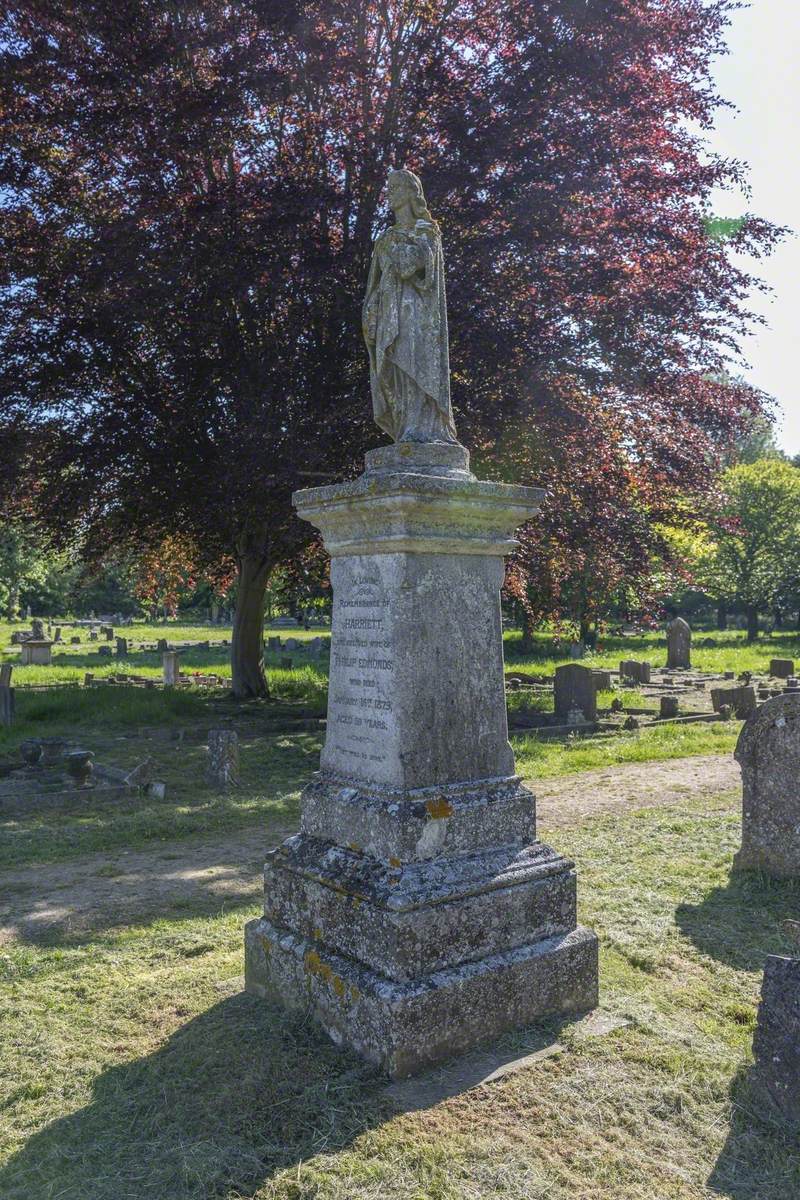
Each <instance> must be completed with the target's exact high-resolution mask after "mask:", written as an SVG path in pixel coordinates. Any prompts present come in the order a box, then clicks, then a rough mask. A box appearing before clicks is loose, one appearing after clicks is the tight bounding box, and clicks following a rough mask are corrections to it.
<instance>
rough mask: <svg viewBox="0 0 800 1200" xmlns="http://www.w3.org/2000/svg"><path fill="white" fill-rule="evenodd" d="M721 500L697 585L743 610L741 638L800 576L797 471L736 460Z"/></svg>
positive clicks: (770, 462)
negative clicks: (715, 528) (744, 624)
mask: <svg viewBox="0 0 800 1200" xmlns="http://www.w3.org/2000/svg"><path fill="white" fill-rule="evenodd" d="M721 484H722V488H723V492H724V499H723V505H722V514H721V519H720V522H719V526H718V528H717V530H716V531H715V535H714V537H713V542H712V544H711V545H710V546H708V547H706V549H705V550H704V553H703V555H702V556H701V558H700V560H699V562H698V564H697V570H698V584H699V586H700V587H702V589H703V591H705V592H707V593H708V594H709V595H710V596H713V597H714V598H715V599H717V600H718V601H722V602H724V601H726V600H728V601H730V600H737V601H739V602H740V603H741V604H743V605H744V606H745V608H746V611H747V637H748V641H754V640H755V639H756V637H757V636H758V616H759V613H760V612H764V611H765V610H768V609H770V608H772V607H773V606H774V605H775V604H776V603H777V602H778V601H779V599H780V597H781V596H783V595H786V594H787V593H796V591H797V583H798V579H800V470H798V468H797V467H794V466H792V464H791V463H789V462H786V461H785V460H783V459H777V458H764V459H759V460H758V461H757V462H753V463H740V464H739V465H738V466H735V467H731V468H729V469H728V470H727V471H725V472H724V473H723V475H722V480H721Z"/></svg>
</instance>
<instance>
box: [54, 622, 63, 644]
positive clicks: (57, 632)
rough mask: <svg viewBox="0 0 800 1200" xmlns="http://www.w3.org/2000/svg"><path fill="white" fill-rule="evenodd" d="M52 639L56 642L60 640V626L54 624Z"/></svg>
mask: <svg viewBox="0 0 800 1200" xmlns="http://www.w3.org/2000/svg"><path fill="white" fill-rule="evenodd" d="M53 640H54V641H56V642H60V641H61V626H60V625H56V631H55V636H54V639H53Z"/></svg>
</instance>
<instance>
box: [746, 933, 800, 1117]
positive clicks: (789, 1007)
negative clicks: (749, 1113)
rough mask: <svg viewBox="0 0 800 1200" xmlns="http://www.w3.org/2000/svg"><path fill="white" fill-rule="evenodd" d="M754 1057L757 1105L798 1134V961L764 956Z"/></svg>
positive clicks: (799, 1041)
mask: <svg viewBox="0 0 800 1200" xmlns="http://www.w3.org/2000/svg"><path fill="white" fill-rule="evenodd" d="M753 1057H754V1059H755V1065H754V1069H753V1077H752V1084H753V1090H754V1092H755V1093H756V1095H757V1096H758V1098H759V1101H760V1102H762V1103H763V1104H764V1106H765V1108H766V1109H767V1112H768V1114H769V1116H771V1117H773V1118H777V1119H778V1120H779V1121H781V1122H783V1123H785V1124H786V1125H788V1126H789V1127H790V1128H791V1129H792V1130H796V1131H798V1132H800V1087H798V1080H800V959H797V958H783V957H781V956H779V955H777V954H770V955H768V956H767V961H766V964H765V966H764V980H763V982H762V985H761V1003H760V1004H759V1007H758V1019H757V1023H756V1031H755V1035H754V1037H753Z"/></svg>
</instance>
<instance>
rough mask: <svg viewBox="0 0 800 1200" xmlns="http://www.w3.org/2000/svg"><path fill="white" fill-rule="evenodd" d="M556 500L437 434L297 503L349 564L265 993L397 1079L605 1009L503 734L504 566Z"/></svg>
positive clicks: (263, 928) (256, 972) (255, 959)
mask: <svg viewBox="0 0 800 1200" xmlns="http://www.w3.org/2000/svg"><path fill="white" fill-rule="evenodd" d="M541 495H542V493H541V492H540V491H539V490H538V489H535V488H524V487H515V486H509V485H504V484H492V483H482V482H479V481H478V480H476V479H475V477H474V476H473V475H471V474H470V472H469V466H468V455H467V453H466V451H465V450H464V449H463V447H461V446H448V445H442V444H439V445H397V446H391V447H385V448H381V449H379V450H375V451H372V452H371V453H370V454H368V455H367V469H366V471H365V473H364V475H362V476H361V477H360V478H358V479H356V480H354V481H353V482H350V483H342V484H337V485H334V486H331V487H321V488H314V489H310V490H307V491H303V492H299V493H297V494H296V495H295V497H294V502H295V506H296V508H297V511H298V513H299V514H300V516H301V517H303V518H304V519H306V520H308V521H311V522H312V523H313V524H314V525H315V526H316V527H317V528H319V529H320V530H321V531H322V534H323V537H324V540H325V545H326V548H327V550H328V552H329V553H330V555H331V559H332V562H331V580H332V584H333V591H334V608H333V625H332V644H331V671H330V692H329V700H328V723H327V735H326V741H325V747H324V750H323V752H322V757H321V769H320V771H319V773H318V774H317V775H316V777H315V778H314V779H313V780H312V782H311V783H310V784H309V786H308V787H307V788H306V789H305V792H304V793H303V799H302V819H301V830H300V833H299V834H298V835H296V836H295V837H293V838H290V839H289V840H288V841H287V842H285V843H284V844H283V845H282V846H280V847H278V849H277V850H275V851H273V852H272V853H271V854H270V856H269V859H268V861H267V864H266V868H265V903H264V916H263V917H262V918H260V919H257V920H255V921H252V922H250V924H249V925H248V926H247V930H246V981H247V987H248V989H249V990H250V991H252V992H255V993H257V994H260V995H269V996H271V997H273V998H275V999H277V1000H279V1001H281V1002H282V1003H283V1004H285V1005H286V1006H288V1007H290V1008H303V1009H306V1008H307V1009H310V1010H311V1012H312V1013H313V1015H314V1016H315V1017H316V1019H317V1020H318V1021H319V1022H320V1023H321V1024H322V1025H323V1026H324V1028H325V1029H326V1030H327V1031H328V1032H329V1033H330V1035H331V1036H332V1037H333V1038H334V1039H335V1040H336V1041H337V1042H341V1043H343V1044H346V1045H348V1046H350V1047H352V1048H353V1049H355V1050H356V1051H357V1052H359V1053H360V1054H362V1055H363V1056H364V1057H366V1058H367V1059H370V1060H371V1061H373V1062H376V1063H378V1064H380V1065H382V1066H383V1067H384V1068H385V1069H387V1070H388V1071H389V1072H390V1073H391V1074H392V1075H394V1076H395V1077H400V1076H404V1075H408V1074H412V1073H413V1072H415V1071H418V1070H421V1069H423V1068H425V1067H426V1066H428V1065H430V1064H433V1063H435V1062H437V1061H440V1060H443V1059H445V1058H447V1057H449V1056H451V1055H453V1054H456V1053H459V1052H461V1051H462V1050H465V1049H467V1048H469V1047H470V1046H472V1045H474V1044H475V1043H476V1042H479V1041H481V1040H484V1039H490V1038H492V1037H494V1036H496V1035H497V1034H499V1033H500V1032H502V1031H503V1030H505V1029H508V1028H510V1027H514V1026H519V1025H525V1024H527V1023H530V1022H531V1021H533V1020H535V1019H536V1018H538V1017H541V1016H543V1015H545V1014H551V1013H560V1012H577V1011H582V1010H586V1009H589V1008H592V1007H593V1006H594V1005H595V1004H596V1002H597V941H596V938H595V936H594V934H593V933H591V932H590V931H588V930H586V929H581V928H577V927H576V917H575V896H576V880H575V871H574V867H573V864H572V863H571V862H569V861H567V860H566V859H564V858H562V857H561V856H560V855H558V854H557V853H556V852H555V851H554V850H551V849H550V848H549V847H547V846H544V845H542V843H540V842H538V841H536V828H535V805H534V797H533V796H532V795H531V793H530V792H529V791H528V790H527V789H526V788H525V787H523V786H522V784H521V782H520V780H519V777H518V776H517V775H515V773H514V757H513V753H512V750H511V746H510V745H509V742H508V730H507V724H506V709H505V694H504V678H503V648H502V624H501V614H500V587H501V585H502V581H503V557H504V555H506V554H507V553H508V552H509V551H510V550H511V549H513V547H514V545H515V542H514V540H513V533H514V530H515V529H516V527H517V526H518V525H519V524H521V522H523V521H524V520H527V519H528V518H530V517H532V516H533V515H534V514H535V513H536V512H537V510H538V506H539V501H540V498H541Z"/></svg>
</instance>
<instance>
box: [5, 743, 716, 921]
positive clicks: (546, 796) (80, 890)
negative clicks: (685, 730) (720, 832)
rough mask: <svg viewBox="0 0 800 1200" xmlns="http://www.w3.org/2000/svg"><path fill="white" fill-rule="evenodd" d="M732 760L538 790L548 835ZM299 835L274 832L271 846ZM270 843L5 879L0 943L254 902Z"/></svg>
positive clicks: (608, 771) (707, 784)
mask: <svg viewBox="0 0 800 1200" xmlns="http://www.w3.org/2000/svg"><path fill="white" fill-rule="evenodd" d="M739 782H740V776H739V768H738V766H737V765H736V763H735V762H734V760H733V757H732V756H731V755H704V756H702V757H697V758H680V759H672V760H669V761H667V762H646V763H628V764H625V765H623V766H619V767H607V768H603V769H602V770H598V771H585V772H583V773H582V774H579V775H570V776H565V777H563V778H561V779H550V780H543V781H541V782H539V783H537V784H536V785H535V790H536V795H537V808H538V813H539V824H540V827H541V829H542V830H544V831H546V830H549V829H557V828H563V827H564V826H567V825H574V824H578V823H580V822H581V821H583V820H585V819H586V818H591V817H592V816H595V815H596V814H599V813H606V812H622V811H625V810H629V809H635V808H645V807H653V806H655V805H660V804H674V803H675V802H676V801H678V800H680V799H682V798H685V797H689V796H700V795H704V794H708V795H711V794H719V793H720V792H724V791H729V790H731V789H734V788H736V787H738V785H739ZM292 832H293V829H291V828H289V827H286V828H274V827H273V829H272V830H271V837H270V844H275V842H277V841H280V840H281V839H282V838H284V837H286V836H288V835H289V834H290V833H292ZM267 845H268V842H267V839H266V838H265V835H264V833H263V831H262V830H260V829H246V830H244V831H243V832H240V833H237V834H232V835H231V834H228V835H227V836H225V837H219V836H218V837H214V838H205V839H202V840H198V839H184V840H182V841H178V842H173V843H171V844H170V843H167V844H163V843H162V844H160V845H158V846H157V847H153V848H152V849H148V850H144V851H126V850H123V851H116V852H114V853H110V854H92V855H86V856H85V857H82V858H74V859H70V860H69V861H67V862H64V863H46V864H44V865H41V866H39V865H33V866H28V867H25V868H24V869H20V870H18V871H2V872H0V943H2V942H3V941H8V940H10V939H12V938H20V937H21V938H25V939H38V938H47V939H60V938H68V939H74V938H80V937H81V936H83V935H86V936H89V935H90V934H91V932H92V931H93V930H99V929H104V928H108V927H111V926H114V925H120V924H126V925H130V924H132V923H136V922H143V921H147V920H149V919H151V918H152V917H154V916H157V915H158V914H166V913H172V914H173V915H174V914H179V913H180V910H181V909H182V908H185V909H186V910H187V912H189V911H190V912H191V913H192V914H194V915H196V914H197V913H202V912H204V911H206V912H209V913H215V912H219V911H220V909H221V908H223V907H225V906H226V905H230V906H238V905H242V904H248V903H251V902H255V901H256V900H257V898H258V894H259V892H260V890H261V867H262V864H263V859H264V851H265V850H266V848H267Z"/></svg>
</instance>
